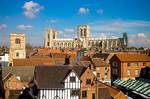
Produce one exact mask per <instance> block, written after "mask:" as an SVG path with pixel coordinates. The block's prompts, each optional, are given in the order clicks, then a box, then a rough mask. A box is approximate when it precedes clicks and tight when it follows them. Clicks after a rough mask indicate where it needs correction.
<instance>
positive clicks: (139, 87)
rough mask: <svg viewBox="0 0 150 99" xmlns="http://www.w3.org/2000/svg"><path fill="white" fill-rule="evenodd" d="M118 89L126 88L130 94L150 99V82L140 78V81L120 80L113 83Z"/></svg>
mask: <svg viewBox="0 0 150 99" xmlns="http://www.w3.org/2000/svg"><path fill="white" fill-rule="evenodd" d="M113 84H114V85H115V86H117V87H121V88H124V89H126V90H128V91H129V92H133V93H135V94H137V95H140V96H142V97H143V98H146V99H147V98H148V99H149V98H150V80H149V79H143V78H140V79H138V80H131V79H129V80H126V81H124V80H120V79H117V80H115V81H114V82H113Z"/></svg>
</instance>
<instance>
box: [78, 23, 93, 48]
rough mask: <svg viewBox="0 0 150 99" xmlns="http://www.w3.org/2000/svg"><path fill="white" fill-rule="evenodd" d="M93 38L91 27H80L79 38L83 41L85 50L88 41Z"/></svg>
mask: <svg viewBox="0 0 150 99" xmlns="http://www.w3.org/2000/svg"><path fill="white" fill-rule="evenodd" d="M90 36H91V31H90V26H88V25H79V26H78V28H77V37H78V39H80V40H81V41H83V48H87V47H88V40H89V38H90Z"/></svg>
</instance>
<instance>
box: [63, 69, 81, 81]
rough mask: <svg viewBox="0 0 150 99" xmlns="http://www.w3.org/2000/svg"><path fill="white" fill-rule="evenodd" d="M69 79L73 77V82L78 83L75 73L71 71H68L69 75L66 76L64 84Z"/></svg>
mask: <svg viewBox="0 0 150 99" xmlns="http://www.w3.org/2000/svg"><path fill="white" fill-rule="evenodd" d="M71 77H75V82H79V81H80V78H79V76H78V75H77V73H75V72H74V71H73V70H72V71H70V73H69V75H67V77H66V79H65V80H64V82H70V81H71Z"/></svg>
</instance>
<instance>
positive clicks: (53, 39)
mask: <svg viewBox="0 0 150 99" xmlns="http://www.w3.org/2000/svg"><path fill="white" fill-rule="evenodd" d="M57 35H58V32H57V31H56V30H54V29H47V30H46V34H45V44H44V46H45V47H46V48H91V47H99V48H101V49H106V50H109V49H113V48H124V49H125V48H126V47H127V46H128V37H127V33H123V38H117V39H104V38H92V37H91V29H90V26H88V25H79V26H78V27H77V38H73V39H60V38H57Z"/></svg>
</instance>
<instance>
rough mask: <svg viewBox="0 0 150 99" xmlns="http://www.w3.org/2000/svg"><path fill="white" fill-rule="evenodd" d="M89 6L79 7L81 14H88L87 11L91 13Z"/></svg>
mask: <svg viewBox="0 0 150 99" xmlns="http://www.w3.org/2000/svg"><path fill="white" fill-rule="evenodd" d="M89 11H90V10H89V8H85V7H80V8H79V11H78V12H79V14H87V13H89Z"/></svg>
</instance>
